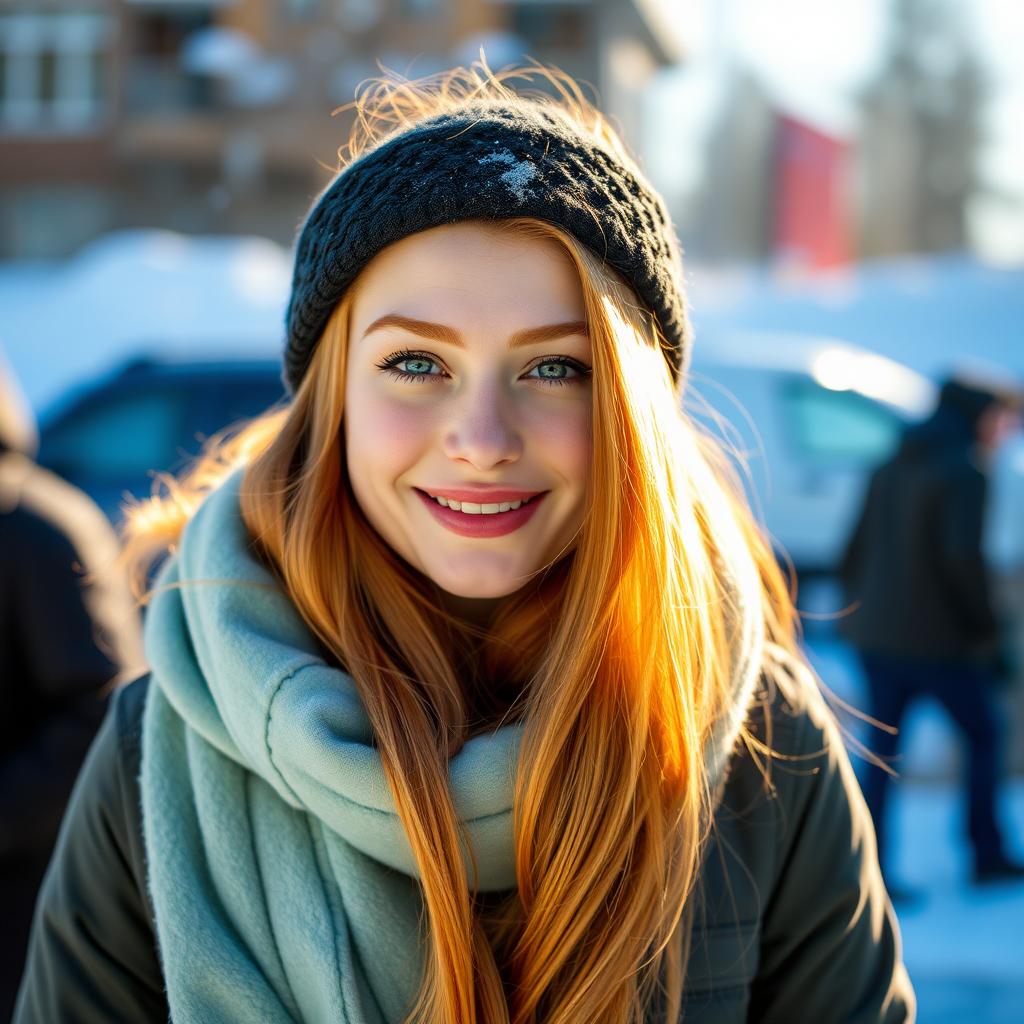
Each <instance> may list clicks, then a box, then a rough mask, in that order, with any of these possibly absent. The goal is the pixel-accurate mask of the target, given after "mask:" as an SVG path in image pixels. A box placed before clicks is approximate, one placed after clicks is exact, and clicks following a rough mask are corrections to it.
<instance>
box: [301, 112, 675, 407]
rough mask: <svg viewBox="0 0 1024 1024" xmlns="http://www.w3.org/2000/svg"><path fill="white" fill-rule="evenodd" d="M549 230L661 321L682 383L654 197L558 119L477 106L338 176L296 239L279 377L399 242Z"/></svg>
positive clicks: (668, 256)
mask: <svg viewBox="0 0 1024 1024" xmlns="http://www.w3.org/2000/svg"><path fill="white" fill-rule="evenodd" d="M513 217H531V218H536V219H538V220H542V221H547V222H549V223H551V224H555V225H557V226H559V227H561V228H563V229H564V230H565V231H567V232H568V233H569V234H571V235H572V236H573V237H574V238H576V239H577V240H578V241H579V242H581V243H582V244H583V245H585V246H586V247H587V248H588V249H590V250H591V251H592V252H593V253H594V254H595V255H596V256H597V257H598V258H599V259H601V260H603V261H604V262H605V263H606V264H607V265H608V266H609V267H611V268H612V269H614V270H615V271H617V272H618V273H619V274H620V275H621V277H622V278H623V279H624V280H625V281H626V283H627V284H628V285H629V286H630V287H631V288H632V289H633V291H634V292H635V293H636V294H637V296H638V297H639V299H640V301H641V302H642V303H643V304H644V305H645V306H646V307H647V309H648V310H649V311H650V312H651V313H652V314H653V315H654V316H655V318H656V319H657V323H658V325H659V327H660V330H661V334H662V338H663V347H664V353H665V357H666V359H667V360H668V362H669V364H670V366H671V367H672V370H673V372H674V373H675V374H676V375H678V374H679V373H681V372H682V370H683V369H684V368H685V364H686V359H687V348H688V344H689V338H688V329H687V324H686V307H685V301H684V298H683V285H682V266H681V261H680V258H679V253H678V249H677V247H676V244H675V239H674V236H673V233H672V227H671V224H670V221H669V217H668V214H667V212H666V210H665V207H664V204H663V202H662V200H661V198H660V197H659V196H658V194H657V193H656V192H654V191H653V190H652V189H651V188H650V186H649V185H647V183H646V182H644V181H643V180H642V178H641V177H640V176H639V173H638V172H637V171H636V170H635V169H634V168H633V167H632V166H629V165H627V164H626V163H625V162H624V161H623V160H622V158H621V157H620V156H618V155H617V154H616V153H614V152H613V151H612V150H611V149H610V148H608V147H607V146H606V145H605V144H604V143H603V142H602V141H601V140H600V139H598V138H596V137H592V136H589V135H584V134H583V133H582V132H581V131H580V130H579V128H578V127H577V126H576V125H575V124H574V123H573V122H572V121H571V120H570V119H569V117H567V116H566V115H563V114H562V113H561V112H559V111H558V110H557V109H554V108H548V107H543V106H540V105H536V104H535V105H529V106H528V105H525V104H524V105H515V106H513V105H511V104H509V105H504V104H493V103H490V104H480V105H475V106H468V107H464V108H461V109H459V110H458V111H457V112H455V113H449V114H441V115H436V116H434V117H430V118H427V119H425V120H423V121H420V122H418V123H416V124H415V125H413V126H412V127H410V128H407V129H405V130H402V131H400V132H398V133H396V134H394V135H391V136H389V137H387V138H386V139H385V140H384V141H383V142H382V143H381V144H380V145H378V146H376V147H375V148H373V149H371V150H369V151H368V152H365V153H364V154H363V155H361V156H360V157H359V158H358V159H357V160H355V161H353V162H352V163H351V164H349V165H348V166H347V167H346V168H344V169H343V170H342V171H340V172H339V173H338V175H337V177H335V179H334V181H333V182H332V183H331V184H330V185H329V186H328V187H327V189H326V190H325V191H324V192H323V194H322V195H321V196H320V198H319V199H318V200H317V202H316V203H315V205H314V206H313V209H312V210H311V212H310V214H309V216H308V218H307V220H306V222H305V224H304V225H303V228H302V231H301V233H300V235H299V240H298V245H297V249H296V255H295V274H294V278H293V282H292V294H291V301H290V303H289V306H288V314H287V331H288V335H287V342H286V346H285V353H284V371H285V373H284V375H285V379H286V381H287V382H288V384H289V385H290V386H291V387H292V388H293V389H294V388H297V387H298V385H299V383H300V382H301V381H302V378H303V376H304V375H305V372H306V370H307V369H308V367H309V363H310V360H311V359H312V356H313V351H314V349H315V348H316V344H317V342H318V341H319V339H320V335H321V334H322V333H323V330H324V327H325V326H326V325H327V321H328V319H329V318H330V315H331V313H332V311H333V310H334V308H335V306H336V305H337V303H338V301H339V300H340V299H341V297H342V295H343V294H344V293H345V291H346V289H347V288H348V287H349V285H351V284H352V282H353V281H354V280H355V278H356V277H357V275H358V274H359V272H360V271H361V270H362V269H363V268H364V267H365V266H366V265H367V264H368V263H369V262H370V261H371V260H372V259H373V257H374V256H376V255H377V254H378V253H379V252H381V251H382V250H384V249H385V248H387V247H388V246H389V245H392V244H393V243H395V242H398V241H400V240H401V239H403V238H405V237H407V236H409V235H413V234H416V233H417V232H420V231H426V230H428V229H430V228H434V227H439V226H440V225H442V224H456V223H459V222H461V221H467V220H486V221H499V220H506V219H509V218H513Z"/></svg>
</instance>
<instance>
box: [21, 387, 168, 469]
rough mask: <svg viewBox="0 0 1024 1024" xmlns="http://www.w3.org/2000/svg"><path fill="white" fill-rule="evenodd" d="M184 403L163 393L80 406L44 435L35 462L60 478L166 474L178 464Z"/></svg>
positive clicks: (120, 397) (139, 395)
mask: <svg viewBox="0 0 1024 1024" xmlns="http://www.w3.org/2000/svg"><path fill="white" fill-rule="evenodd" d="M186 402H187V396H185V395H183V394H181V393H180V392H174V391H169V390H168V391H151V392H147V393H144V394H138V393H136V394H132V395H124V396H116V397H113V398H106V399H105V400H104V401H103V404H102V405H91V406H86V407H85V408H84V409H80V410H78V411H76V412H73V413H71V415H69V416H68V417H67V419H65V420H63V421H62V422H59V423H57V424H55V425H54V426H53V427H52V428H51V429H50V430H47V431H46V432H45V434H44V436H43V441H42V446H41V450H40V453H39V461H40V462H42V463H43V464H44V465H46V466H49V467H51V468H52V469H54V470H56V471H57V472H58V473H64V474H65V475H72V476H82V475H85V476H91V477H101V478H102V477H125V476H139V475H142V474H145V473H146V472H148V471H149V470H151V469H157V470H161V469H167V468H168V467H170V466H171V465H172V464H173V463H174V462H175V461H176V460H177V459H179V458H180V453H179V452H178V451H177V441H178V438H179V434H180V432H181V423H182V421H183V419H184V413H185V409H184V407H183V406H184V403H186Z"/></svg>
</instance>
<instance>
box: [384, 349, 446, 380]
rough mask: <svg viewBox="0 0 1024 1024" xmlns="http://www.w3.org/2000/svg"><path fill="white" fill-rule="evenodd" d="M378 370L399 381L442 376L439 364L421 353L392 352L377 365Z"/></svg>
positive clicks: (442, 372)
mask: <svg viewBox="0 0 1024 1024" xmlns="http://www.w3.org/2000/svg"><path fill="white" fill-rule="evenodd" d="M378 369H381V370H386V371H387V372H389V373H390V374H392V376H394V377H397V378H398V379H399V380H414V379H416V378H420V379H422V378H424V377H440V376H442V375H443V374H444V371H443V370H442V369H441V365H440V363H438V361H437V360H436V359H434V358H433V357H432V356H428V355H426V354H425V353H422V352H393V353H392V354H391V355H390V356H388V357H387V359H385V360H384V361H383V362H382V363H379V364H378Z"/></svg>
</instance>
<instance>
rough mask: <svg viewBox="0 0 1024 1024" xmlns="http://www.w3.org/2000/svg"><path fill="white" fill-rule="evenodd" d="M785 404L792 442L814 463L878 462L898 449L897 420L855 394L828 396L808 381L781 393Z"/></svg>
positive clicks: (900, 428)
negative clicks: (815, 461) (817, 461)
mask: <svg viewBox="0 0 1024 1024" xmlns="http://www.w3.org/2000/svg"><path fill="white" fill-rule="evenodd" d="M783 402H784V407H785V417H784V418H785V424H786V431H787V434H788V436H789V439H790V442H791V443H792V444H793V446H794V447H795V448H796V449H797V451H799V452H800V453H801V454H802V455H805V456H808V457H810V458H813V459H815V460H821V461H832V462H843V463H857V464H871V463H879V462H883V461H884V460H885V459H887V458H888V457H889V456H890V455H892V454H893V452H895V451H896V448H897V447H898V445H899V440H900V435H901V433H902V431H903V423H902V421H901V420H900V418H899V417H898V416H897V415H896V414H895V413H893V412H891V411H890V410H889V409H887V408H885V406H883V405H880V404H879V403H877V402H873V401H872V400H871V399H870V398H865V397H864V396H863V395H860V394H858V393H857V392H855V391H830V390H829V389H828V388H823V387H821V386H819V385H818V384H814V383H812V382H810V381H806V382H805V381H795V382H793V383H791V384H790V385H789V387H787V388H785V389H784V392H783Z"/></svg>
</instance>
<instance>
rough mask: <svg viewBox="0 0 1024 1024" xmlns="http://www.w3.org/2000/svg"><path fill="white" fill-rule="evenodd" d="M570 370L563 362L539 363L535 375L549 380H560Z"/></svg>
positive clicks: (567, 374)
mask: <svg viewBox="0 0 1024 1024" xmlns="http://www.w3.org/2000/svg"><path fill="white" fill-rule="evenodd" d="M571 372H572V370H571V369H570V367H568V366H566V365H565V363H541V364H540V366H538V367H537V376H538V377H546V378H548V379H549V380H562V379H564V378H565V377H568V376H569V374H570V373H571Z"/></svg>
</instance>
